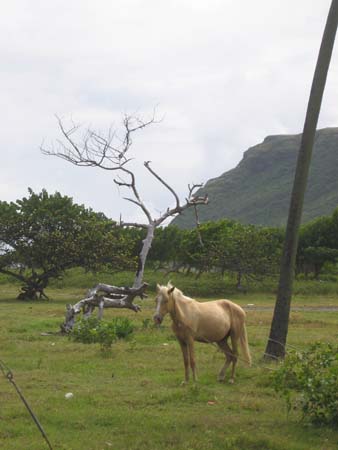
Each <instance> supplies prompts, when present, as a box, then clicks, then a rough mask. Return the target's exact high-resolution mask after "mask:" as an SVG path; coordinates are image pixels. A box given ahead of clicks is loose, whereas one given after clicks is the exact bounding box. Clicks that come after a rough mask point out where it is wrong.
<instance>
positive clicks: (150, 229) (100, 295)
mask: <svg viewBox="0 0 338 450" xmlns="http://www.w3.org/2000/svg"><path fill="white" fill-rule="evenodd" d="M57 121H58V125H59V128H60V132H61V137H62V138H61V139H58V140H57V141H56V144H54V145H53V146H52V147H51V148H50V149H46V148H45V147H41V151H42V153H43V154H45V155H49V156H51V155H52V156H56V157H58V158H61V159H64V160H66V161H67V162H69V163H71V164H74V165H76V166H82V167H83V166H84V167H98V168H100V169H103V170H105V171H112V172H115V173H116V175H117V176H116V177H115V178H114V182H115V183H116V185H118V186H120V187H122V188H126V189H127V190H129V191H130V193H131V196H129V197H124V199H125V200H127V201H129V202H131V203H133V204H135V205H136V206H137V207H138V208H140V209H141V210H142V211H143V213H144V215H145V217H146V223H144V224H139V223H124V222H122V221H120V225H121V226H124V227H141V228H144V229H146V237H145V239H144V240H143V242H142V248H141V251H140V254H139V258H138V267H137V271H136V274H135V278H134V282H133V285H132V287H131V288H125V287H123V288H121V287H116V286H109V285H106V284H99V285H97V286H96V287H95V288H93V289H91V290H89V291H88V294H87V297H86V298H84V299H82V300H81V301H80V302H78V303H77V304H76V305H73V306H72V305H68V307H67V312H66V319H65V322H64V323H63V324H62V326H61V329H62V331H63V332H69V331H71V329H72V328H73V325H74V321H75V316H76V314H78V313H79V312H81V311H82V312H83V313H84V315H85V316H89V315H90V314H91V313H92V312H93V310H94V309H95V307H98V308H99V313H98V316H99V317H102V314H103V309H104V308H107V307H110V308H129V309H132V310H134V311H136V312H137V311H138V310H139V309H140V307H139V306H137V305H133V301H134V299H135V297H137V296H139V297H141V298H144V297H145V296H146V294H145V290H146V287H147V284H146V283H143V276H144V268H145V263H146V260H147V256H148V253H149V250H150V248H151V244H152V241H153V238H154V233H155V229H156V228H157V227H158V226H160V225H161V224H162V223H163V222H164V221H165V220H166V219H168V218H169V217H173V216H175V215H178V214H182V212H183V211H184V210H186V209H188V208H190V207H194V208H195V209H196V207H197V205H205V204H207V203H208V197H207V196H204V197H200V196H197V195H196V190H197V189H198V188H199V187H201V185H197V184H193V185H189V186H188V196H187V198H186V199H185V202H184V203H183V204H182V203H181V201H180V199H179V196H178V195H177V193H176V192H175V190H174V189H173V188H172V187H171V186H170V185H169V184H168V183H167V182H166V181H165V180H164V179H163V178H162V177H161V176H160V175H159V174H158V173H157V172H156V171H155V170H154V169H153V168H152V167H151V166H150V163H151V162H150V161H145V162H144V167H145V168H146V170H147V171H148V172H149V173H150V174H151V176H153V177H154V178H155V179H156V180H157V181H158V182H159V183H160V184H161V185H162V186H163V187H164V188H165V189H166V190H168V191H169V192H170V193H171V194H172V196H173V197H174V206H173V207H171V208H170V207H168V208H167V210H166V211H165V212H163V213H161V214H159V216H158V217H153V215H152V213H151V211H150V209H149V208H148V207H147V205H146V204H145V203H144V201H143V200H142V198H141V196H140V194H139V191H138V188H137V184H136V177H135V174H134V172H133V171H132V170H130V169H129V168H128V163H129V162H130V161H131V158H129V157H128V150H129V149H130V147H131V145H132V137H133V135H134V133H135V132H137V131H140V130H142V129H144V128H146V127H147V126H149V125H151V124H153V123H155V117H154V115H153V116H152V117H151V118H150V119H149V120H148V121H143V120H141V119H140V118H138V117H134V116H131V115H125V116H124V118H123V127H122V129H123V132H122V135H121V134H119V133H118V132H117V131H116V130H113V129H110V130H109V131H108V133H107V135H106V136H102V134H100V133H97V132H95V131H93V130H91V129H87V130H86V131H85V133H84V135H83V136H82V137H81V138H80V140H79V141H77V140H76V137H77V135H78V132H79V131H80V127H79V126H78V125H76V124H74V123H72V125H71V127H70V128H66V127H65V125H64V123H63V121H62V120H61V119H60V118H59V117H57Z"/></svg>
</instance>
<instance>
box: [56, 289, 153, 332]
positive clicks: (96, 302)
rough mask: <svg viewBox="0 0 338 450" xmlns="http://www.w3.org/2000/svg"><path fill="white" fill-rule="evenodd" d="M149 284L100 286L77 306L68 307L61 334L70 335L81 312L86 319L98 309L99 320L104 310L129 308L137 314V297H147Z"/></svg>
mask: <svg viewBox="0 0 338 450" xmlns="http://www.w3.org/2000/svg"><path fill="white" fill-rule="evenodd" d="M147 287H148V284H147V283H143V284H142V285H141V286H140V287H138V288H129V287H117V286H110V285H109V284H98V285H97V286H95V287H94V288H93V289H90V290H89V291H88V292H87V297H85V298H83V299H82V300H80V301H79V302H77V303H76V304H75V305H67V308H66V315H65V321H64V322H63V323H62V324H61V326H60V328H61V333H63V334H67V333H70V332H71V331H72V329H73V327H74V323H75V319H76V315H77V314H79V313H80V312H82V313H83V316H84V317H89V316H91V314H92V313H93V311H94V309H95V308H98V318H99V319H101V318H102V316H103V310H104V308H128V309H132V310H133V311H135V312H138V311H140V309H141V307H140V306H138V305H134V304H133V301H134V299H135V297H140V298H141V299H143V298H145V297H147V295H146V294H145V290H146V289H147Z"/></svg>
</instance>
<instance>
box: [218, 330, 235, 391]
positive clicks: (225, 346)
mask: <svg viewBox="0 0 338 450" xmlns="http://www.w3.org/2000/svg"><path fill="white" fill-rule="evenodd" d="M217 345H218V346H219V347H220V349H221V350H222V351H223V353H224V355H225V363H224V366H223V367H222V369H221V370H220V372H219V374H218V381H221V382H222V381H224V379H225V371H226V370H227V368H228V367H229V365H230V364H231V362H232V360H233V353H232V350H231V348H230V347H229V345H228V343H227V338H225V339H223V340H222V341H219V342H217Z"/></svg>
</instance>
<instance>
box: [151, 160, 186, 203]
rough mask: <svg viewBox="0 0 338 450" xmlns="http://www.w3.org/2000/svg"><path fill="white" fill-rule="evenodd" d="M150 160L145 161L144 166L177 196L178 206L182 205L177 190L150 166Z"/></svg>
mask: <svg viewBox="0 0 338 450" xmlns="http://www.w3.org/2000/svg"><path fill="white" fill-rule="evenodd" d="M150 162H151V161H145V162H144V166H145V167H146V168H147V169H148V170H149V172H150V173H151V174H152V175H153V176H154V177H155V178H156V179H157V180H158V181H159V182H160V183H162V184H163V186H165V187H166V188H167V189H168V190H169V191H170V192H171V193H172V194H173V196H174V197H175V200H176V208H179V207H180V199H179V198H178V195H177V194H176V192H175V191H174V189H173V188H172V187H171V186H169V184H168V183H166V182H165V181H164V180H163V178H161V177H160V176H159V175H158V174H157V173H156V172H155V171H154V170H153V169H152V168H151V167H150Z"/></svg>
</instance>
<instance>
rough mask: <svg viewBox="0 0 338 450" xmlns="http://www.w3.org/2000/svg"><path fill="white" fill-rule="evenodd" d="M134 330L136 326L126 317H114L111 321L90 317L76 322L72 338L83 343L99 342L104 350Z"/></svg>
mask: <svg viewBox="0 0 338 450" xmlns="http://www.w3.org/2000/svg"><path fill="white" fill-rule="evenodd" d="M133 331H134V326H133V324H132V322H131V321H130V320H129V319H128V318H126V317H114V319H113V320H111V321H109V322H105V321H104V320H99V319H97V318H95V317H89V318H88V319H81V320H80V321H79V322H77V323H76V324H75V326H74V329H73V331H72V333H71V335H70V338H71V339H72V340H74V341H75V342H82V343H83V344H94V343H98V344H100V345H101V349H102V350H107V349H109V348H110V347H111V346H112V344H113V342H115V341H116V340H117V339H124V338H126V337H128V336H129V335H130V334H131V333H132V332H133Z"/></svg>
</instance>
